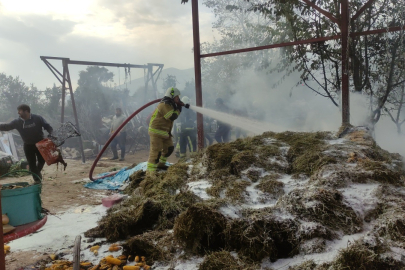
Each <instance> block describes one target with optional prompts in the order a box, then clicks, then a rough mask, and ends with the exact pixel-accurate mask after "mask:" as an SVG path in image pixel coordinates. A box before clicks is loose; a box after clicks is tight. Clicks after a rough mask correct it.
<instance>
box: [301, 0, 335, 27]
mask: <svg viewBox="0 0 405 270" xmlns="http://www.w3.org/2000/svg"><path fill="white" fill-rule="evenodd" d="M301 1H303V2H305V4H307V5H308V6H311V7H312V8H314V9H316V10H317V11H319V12H320V13H321V14H323V15H325V17H327V18H329V19H330V20H331V21H332V22H334V23H336V24H339V21H338V19H336V18H335V17H334V16H333V14H332V13H330V12H328V11H326V10H324V9H322V8H321V7H319V6H317V5H316V4H315V3H313V2H311V1H309V0H301Z"/></svg>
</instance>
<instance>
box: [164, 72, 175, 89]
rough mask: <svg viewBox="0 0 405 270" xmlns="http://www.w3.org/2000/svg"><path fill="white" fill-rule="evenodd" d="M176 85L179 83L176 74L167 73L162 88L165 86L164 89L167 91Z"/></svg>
mask: <svg viewBox="0 0 405 270" xmlns="http://www.w3.org/2000/svg"><path fill="white" fill-rule="evenodd" d="M176 85H177V79H176V76H174V75H169V74H167V76H166V78H164V79H163V87H162V88H163V91H165V92H166V90H167V89H168V88H169V87H176Z"/></svg>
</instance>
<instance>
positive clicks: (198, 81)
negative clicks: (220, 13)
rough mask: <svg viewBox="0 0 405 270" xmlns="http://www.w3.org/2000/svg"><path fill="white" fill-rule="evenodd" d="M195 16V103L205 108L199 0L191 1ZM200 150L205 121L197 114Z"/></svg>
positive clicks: (202, 142)
mask: <svg viewBox="0 0 405 270" xmlns="http://www.w3.org/2000/svg"><path fill="white" fill-rule="evenodd" d="M191 9H192V16H193V44H194V74H195V99H196V100H195V101H196V105H197V106H198V107H202V106H203V102H202V84H201V49H200V23H199V19H198V0H192V1H191ZM197 135H198V150H201V149H203V148H204V119H203V115H202V114H200V113H197Z"/></svg>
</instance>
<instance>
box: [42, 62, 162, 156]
mask: <svg viewBox="0 0 405 270" xmlns="http://www.w3.org/2000/svg"><path fill="white" fill-rule="evenodd" d="M40 59H41V60H42V61H43V62H44V63H45V65H46V66H47V67H48V68H49V70H50V71H51V72H52V74H53V75H54V76H55V77H56V79H58V81H59V82H60V83H61V84H62V109H61V123H63V122H64V120H65V97H66V89H69V93H70V99H71V101H72V107H73V114H74V117H75V122H76V126H77V129H78V130H79V132H80V126H79V120H78V117H77V110H76V103H75V98H74V95H73V88H72V81H71V79H70V72H69V64H71V65H85V66H103V67H118V68H119V67H123V68H128V69H130V68H143V69H144V70H148V71H147V77H146V78H145V93H146V92H147V91H148V86H149V82H152V87H153V90H155V95H156V96H157V86H156V82H157V80H158V79H159V76H160V73H161V72H162V69H163V66H164V65H163V64H153V63H148V64H146V65H132V64H119V63H106V62H90V61H77V60H70V59H69V58H65V57H52V56H40ZM49 60H61V61H62V68H63V71H62V73H61V72H60V71H59V70H58V69H56V68H55V67H54V66H53V65H52V64H51V63H50V62H49ZM154 67H157V69H156V70H155V71H154V72H153V68H154ZM156 75H157V76H156ZM155 76H156V78H155ZM79 147H80V153H81V155H82V161H83V163H84V162H85V161H86V159H85V156H84V149H83V141H82V138H81V137H80V139H79Z"/></svg>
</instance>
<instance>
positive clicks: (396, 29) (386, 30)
mask: <svg viewBox="0 0 405 270" xmlns="http://www.w3.org/2000/svg"><path fill="white" fill-rule="evenodd" d="M401 30H405V26H403V27H401V26H395V27H388V28H385V29H376V30H370V31H364V32H356V33H351V34H350V37H359V36H368V35H375V34H381V33H387V32H396V31H401Z"/></svg>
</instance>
